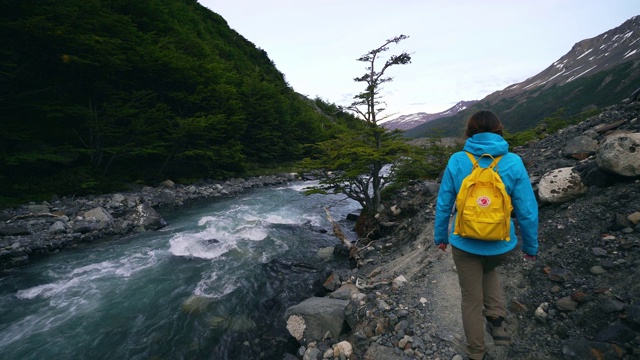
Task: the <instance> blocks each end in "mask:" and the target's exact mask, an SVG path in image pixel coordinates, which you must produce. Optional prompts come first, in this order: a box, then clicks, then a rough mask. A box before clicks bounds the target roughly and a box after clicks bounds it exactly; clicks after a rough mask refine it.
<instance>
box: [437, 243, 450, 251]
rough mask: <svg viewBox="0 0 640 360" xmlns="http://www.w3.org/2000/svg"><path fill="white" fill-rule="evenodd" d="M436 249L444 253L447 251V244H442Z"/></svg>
mask: <svg viewBox="0 0 640 360" xmlns="http://www.w3.org/2000/svg"><path fill="white" fill-rule="evenodd" d="M436 247H437V248H438V249H440V250H442V251H447V244H445V243H442V244H438V245H436Z"/></svg>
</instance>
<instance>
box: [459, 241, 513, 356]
mask: <svg viewBox="0 0 640 360" xmlns="http://www.w3.org/2000/svg"><path fill="white" fill-rule="evenodd" d="M451 248H452V254H453V261H454V263H455V264H456V269H457V271H458V280H459V282H460V291H461V294H462V304H461V308H462V325H463V327H464V334H465V336H466V338H467V353H468V354H469V357H470V358H471V359H482V357H483V356H484V351H485V346H484V320H485V317H486V316H490V317H499V316H503V317H504V316H505V315H506V311H505V308H504V301H503V295H502V288H501V287H500V281H499V280H498V274H497V272H496V270H495V269H496V267H497V266H498V265H500V264H501V263H502V262H503V261H504V260H505V259H506V258H507V256H508V253H506V254H500V255H494V256H481V255H475V254H471V253H468V252H466V251H463V250H460V249H458V248H455V247H453V246H452V247H451Z"/></svg>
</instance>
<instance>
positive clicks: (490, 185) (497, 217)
mask: <svg viewBox="0 0 640 360" xmlns="http://www.w3.org/2000/svg"><path fill="white" fill-rule="evenodd" d="M466 154H467V156H469V159H470V160H471V163H472V164H473V169H472V170H471V174H469V175H468V176H467V177H466V178H464V180H462V185H461V186H460V192H458V196H457V197H456V209H457V212H458V215H457V216H456V222H455V227H454V230H453V233H454V234H456V235H459V236H462V237H466V238H473V239H478V240H489V241H494V240H506V241H509V240H511V239H510V237H509V232H510V227H511V210H513V207H512V205H511V197H510V196H509V194H507V190H506V188H505V186H504V183H503V182H502V179H501V178H500V175H498V161H500V159H501V158H502V156H498V157H495V158H494V157H493V156H491V155H489V154H483V155H482V156H480V158H483V157H485V156H487V157H490V158H491V159H493V162H492V163H491V165H489V166H488V167H486V168H483V167H481V166H480V165H479V164H478V161H479V160H480V159H478V161H476V159H475V157H474V156H473V155H472V154H471V153H469V152H466Z"/></svg>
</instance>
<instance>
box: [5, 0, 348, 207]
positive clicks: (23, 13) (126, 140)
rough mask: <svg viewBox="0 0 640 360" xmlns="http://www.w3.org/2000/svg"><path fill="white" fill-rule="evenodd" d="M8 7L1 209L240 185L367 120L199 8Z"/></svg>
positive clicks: (166, 4)
mask: <svg viewBox="0 0 640 360" xmlns="http://www.w3.org/2000/svg"><path fill="white" fill-rule="evenodd" d="M1 8H2V12H1V13H0V38H1V39H2V40H1V41H2V44H3V45H2V46H1V47H0V53H1V54H2V56H1V59H0V118H1V119H2V127H1V130H0V203H8V202H12V201H24V200H27V199H32V198H33V199H42V198H43V197H45V196H51V195H55V194H57V195H69V194H82V193H92V192H96V193H97V192H102V191H108V190H112V189H113V188H114V187H119V186H121V185H122V184H124V183H127V182H135V181H137V182H139V183H153V182H157V181H159V180H164V179H165V178H171V179H173V180H174V181H195V180H198V179H207V178H212V179H213V178H215V179H221V178H225V177H230V176H241V175H243V174H246V173H247V171H255V170H256V169H260V168H264V167H269V166H274V165H276V164H281V163H286V162H290V161H295V160H298V159H300V158H301V157H302V156H303V155H304V153H305V145H306V144H310V143H314V142H316V141H320V140H325V139H327V138H328V137H330V136H331V135H332V134H333V133H336V132H340V131H342V130H341V129H344V128H345V127H346V126H347V125H346V122H352V124H353V121H354V120H353V119H354V118H353V117H350V116H348V115H347V114H344V113H341V112H339V111H337V108H335V107H334V106H333V105H331V104H326V103H324V102H322V101H321V100H319V99H316V100H315V101H311V100H308V99H306V98H304V97H303V96H301V95H299V94H297V93H295V92H294V91H293V89H291V87H289V86H288V84H287V82H286V80H285V77H284V75H283V74H282V73H280V72H279V71H278V70H277V69H276V67H275V66H274V64H273V62H272V61H271V60H270V59H269V57H268V55H267V53H266V52H265V51H264V50H261V49H258V48H256V47H255V45H254V44H252V43H251V42H250V41H248V40H247V39H245V38H243V37H242V36H241V35H240V34H238V33H237V32H235V31H234V30H232V29H230V28H229V26H228V25H227V23H226V21H225V20H224V19H223V18H222V17H220V16H219V15H217V14H215V13H213V12H211V11H210V10H208V9H206V8H204V7H203V6H201V5H199V4H198V3H197V2H196V0H149V1H129V0H111V1H105V0H102V1H101V0H55V1H54V0H21V1H2V7H1ZM320 108H324V109H325V110H326V111H330V113H331V114H332V115H333V116H334V117H333V118H330V117H327V116H326V115H324V114H323V112H322V111H321V110H320ZM327 108H329V109H327ZM335 116H337V117H338V119H337V120H338V121H336V118H335Z"/></svg>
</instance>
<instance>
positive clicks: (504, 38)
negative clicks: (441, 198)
mask: <svg viewBox="0 0 640 360" xmlns="http://www.w3.org/2000/svg"><path fill="white" fill-rule="evenodd" d="M198 1H199V2H200V3H201V4H202V5H204V6H206V7H207V8H209V9H211V10H212V11H214V12H216V13H218V14H220V15H221V16H222V17H223V18H224V19H225V20H226V21H227V23H228V24H229V27H231V28H232V29H234V30H235V31H237V32H238V33H240V34H241V35H242V36H244V37H245V38H246V39H247V40H249V41H251V42H252V43H254V44H255V45H256V46H257V47H259V48H261V49H263V50H264V51H266V52H267V54H268V55H269V58H270V59H271V60H272V61H273V62H274V63H275V65H276V67H277V68H278V70H279V71H280V72H282V73H283V74H284V75H285V78H286V79H287V82H288V83H289V85H290V86H291V87H292V88H293V89H294V90H295V91H297V92H299V93H302V94H304V95H306V96H308V97H311V98H315V97H316V96H317V97H320V98H322V99H324V100H326V101H329V102H331V103H335V104H337V105H349V104H351V102H352V100H353V96H354V95H356V94H357V93H359V92H361V91H363V90H364V84H363V83H358V82H356V81H354V80H353V79H354V78H355V77H359V76H362V75H363V74H365V72H366V63H364V62H359V61H356V59H357V58H359V57H360V56H361V55H364V54H366V53H367V52H369V51H370V50H372V49H375V48H378V47H379V46H381V45H382V44H383V43H384V42H385V40H387V39H391V38H394V37H396V36H398V35H401V34H403V35H408V36H409V38H408V39H406V40H404V41H401V42H400V43H399V44H397V45H396V44H392V45H391V46H390V49H389V50H388V51H386V52H385V53H383V55H384V57H383V58H382V59H381V60H382V61H380V62H378V63H377V66H376V68H377V69H380V67H381V66H382V65H383V64H384V62H383V61H384V60H386V58H388V56H390V55H395V54H399V53H401V52H402V51H406V52H408V53H410V54H411V56H412V63H411V64H408V65H402V66H400V65H398V66H393V67H391V68H389V69H388V71H387V72H386V73H385V74H386V75H388V76H391V77H393V81H392V82H389V83H386V84H384V86H383V89H382V91H381V95H383V97H384V98H383V100H384V101H385V102H386V104H387V106H386V109H387V110H386V111H385V112H384V113H383V114H382V115H387V116H388V117H389V119H391V118H393V117H397V116H398V115H406V114H411V113H417V112H426V113H437V112H441V111H444V110H447V109H448V108H450V107H452V106H453V105H455V104H456V103H457V102H458V101H461V100H467V101H468V100H479V99H482V98H484V97H485V96H487V95H489V94H490V93H492V92H494V91H498V90H502V89H504V88H505V87H507V86H509V85H511V84H515V83H519V82H521V81H524V80H526V79H527V78H529V77H531V76H534V75H536V74H537V73H539V72H541V71H542V70H544V69H545V68H547V67H548V66H549V65H551V64H552V63H553V62H554V61H556V60H558V59H559V58H560V57H562V56H563V55H565V54H566V53H567V52H569V50H571V47H572V46H573V45H574V44H575V43H577V42H579V41H581V40H584V39H589V38H592V37H595V36H598V35H600V34H601V33H603V32H606V31H607V30H610V29H613V28H615V27H617V26H619V25H621V24H622V23H623V22H625V21H626V20H628V19H630V18H631V17H633V16H636V15H640V1H639V0H605V1H600V0H535V1H532V0H314V1H311V0H198Z"/></svg>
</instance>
